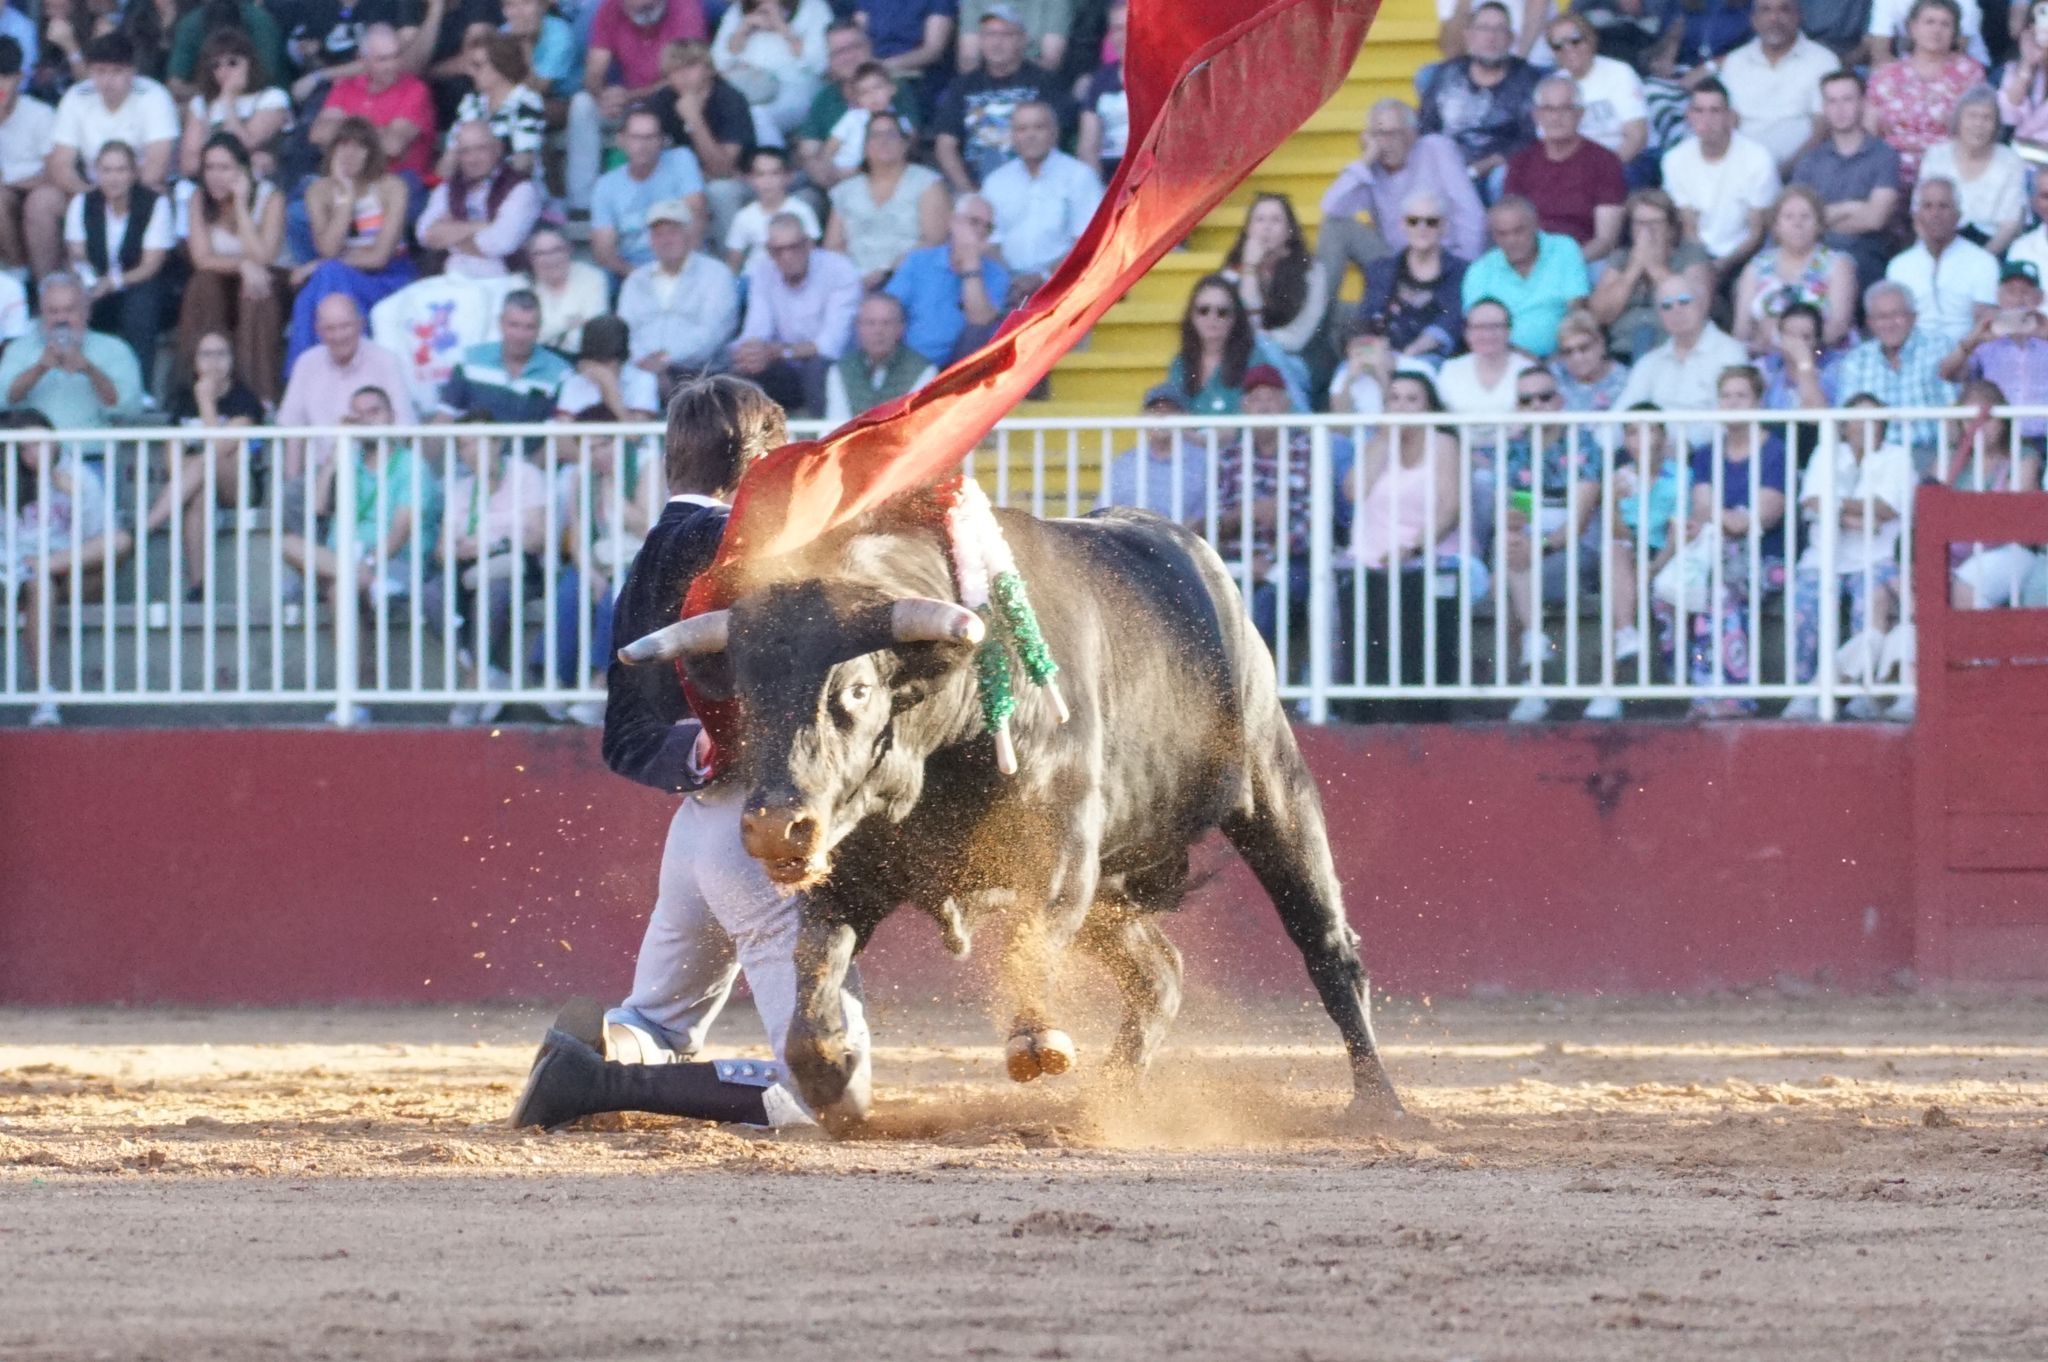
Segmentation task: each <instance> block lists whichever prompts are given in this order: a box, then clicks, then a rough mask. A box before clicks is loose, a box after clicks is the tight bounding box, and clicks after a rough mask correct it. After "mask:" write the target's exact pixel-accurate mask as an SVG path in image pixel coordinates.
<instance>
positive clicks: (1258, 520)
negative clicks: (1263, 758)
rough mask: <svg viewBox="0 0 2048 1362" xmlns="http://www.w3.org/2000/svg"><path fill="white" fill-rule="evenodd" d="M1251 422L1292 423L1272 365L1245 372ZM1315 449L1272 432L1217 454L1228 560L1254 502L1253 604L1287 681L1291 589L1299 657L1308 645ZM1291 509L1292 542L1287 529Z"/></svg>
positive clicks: (1285, 432)
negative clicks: (1281, 419)
mask: <svg viewBox="0 0 2048 1362" xmlns="http://www.w3.org/2000/svg"><path fill="white" fill-rule="evenodd" d="M1239 410H1240V411H1241V412H1242V413H1243V414H1244V415H1246V416H1285V415H1287V414H1288V413H1290V412H1292V411H1294V410H1295V404H1294V398H1293V397H1292V395H1291V394H1290V393H1289V391H1288V387H1287V379H1286V377H1285V375H1283V374H1282V373H1281V372H1280V370H1279V369H1277V368H1275V367H1274V366H1273V365H1271V364H1254V365H1253V366H1252V367H1251V368H1249V369H1247V370H1245V374H1244V400H1243V403H1242V404H1241V405H1240V407H1239ZM1312 452H1313V451H1312V446H1311V442H1310V438H1309V433H1308V431H1307V430H1305V429H1302V428H1299V427H1296V428H1294V429H1281V428H1278V427H1273V426H1266V427H1262V428H1259V429H1255V430H1251V431H1242V430H1241V431H1239V432H1237V433H1236V435H1235V436H1234V437H1233V438H1231V439H1230V440H1229V441H1227V442H1226V443H1225V444H1224V445H1223V447H1222V448H1221V449H1220V450H1218V451H1217V455H1216V521H1217V524H1218V526H1219V527H1220V532H1221V535H1222V540H1221V546H1222V550H1223V552H1224V553H1226V554H1234V553H1236V552H1237V551H1238V550H1239V549H1240V548H1241V547H1242V545H1243V543H1244V520H1245V506H1246V503H1247V502H1249V503H1250V512H1251V515H1250V519H1251V552H1252V561H1251V564H1250V568H1251V575H1252V583H1253V585H1252V590H1251V594H1250V599H1249V600H1248V601H1247V602H1246V604H1247V605H1248V606H1250V608H1251V616H1252V624H1253V626H1254V627H1255V628H1257V629H1258V631H1259V635H1260V637H1262V638H1264V639H1265V640H1266V646H1267V647H1269V648H1272V649H1273V650H1274V654H1275V658H1276V660H1277V661H1278V662H1279V664H1280V667H1281V670H1282V675H1283V676H1284V675H1287V674H1288V673H1289V670H1290V668H1289V659H1287V658H1281V657H1279V647H1280V644H1279V620H1280V589H1281V582H1282V580H1283V579H1284V580H1285V582H1286V584H1287V613H1288V618H1289V622H1290V623H1289V630H1288V633H1289V637H1290V638H1291V639H1292V640H1293V643H1294V652H1295V653H1296V654H1297V658H1298V657H1299V656H1301V655H1305V653H1306V649H1307V643H1308V629H1307V623H1308V585H1309V584H1308V536H1309V473H1310V469H1311V455H1312ZM1283 496H1284V502H1285V514H1286V535H1285V538H1284V539H1283V538H1282V536H1281V530H1280V517H1281V514H1282V502H1283Z"/></svg>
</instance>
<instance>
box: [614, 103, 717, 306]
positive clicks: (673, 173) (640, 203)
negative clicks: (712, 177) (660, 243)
mask: <svg viewBox="0 0 2048 1362" xmlns="http://www.w3.org/2000/svg"><path fill="white" fill-rule="evenodd" d="M619 148H620V149H621V150H622V151H624V152H625V153H626V162H625V164H624V165H619V166H613V167H612V168H611V169H610V170H607V171H606V172H605V173H604V174H603V175H600V176H599V177H598V180H597V185H596V187H595V188H594V189H592V190H591V192H590V258H591V259H593V260H595V261H596V262H597V263H598V264H600V265H602V266H604V267H605V268H606V269H607V270H609V271H611V273H612V276H613V277H614V278H618V279H624V278H625V277H626V276H627V275H629V274H631V273H632V272H633V271H634V270H636V269H639V268H640V267H641V266H642V265H645V264H647V263H648V262H649V261H651V260H653V259H654V245H653V243H652V242H650V241H649V240H648V239H647V214H648V210H650V209H652V208H653V207H654V205H655V204H657V203H667V202H669V201H670V200H672V199H681V200H683V201H684V202H685V203H687V204H689V205H690V211H691V212H692V213H693V214H695V215H696V217H697V220H698V221H700V222H703V221H708V220H709V218H710V209H709V208H708V207H707V200H706V199H705V197H704V174H703V171H702V170H701V169H700V168H699V167H698V165H697V157H696V153H694V152H692V151H691V150H690V149H689V148H688V147H671V146H669V144H668V135H667V134H666V133H664V132H663V131H662V128H661V118H660V116H659V115H658V114H656V113H655V112H654V111H653V110H652V109H634V110H633V111H632V112H630V113H628V114H627V115H626V120H625V124H624V126H622V127H621V128H620V129H619Z"/></svg>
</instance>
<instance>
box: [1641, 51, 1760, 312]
mask: <svg viewBox="0 0 2048 1362" xmlns="http://www.w3.org/2000/svg"><path fill="white" fill-rule="evenodd" d="M1685 122H1686V126H1687V127H1689V128H1691V129H1692V136H1691V137H1688V138H1687V139H1686V140H1685V141H1683V142H1680V143H1679V144H1678V145H1677V146H1675V147H1673V148H1672V149H1671V150H1670V151H1667V152H1665V153H1664V163H1663V164H1664V189H1665V192H1667V193H1669V194H1670V195H1671V197H1672V200H1673V201H1674V202H1676V203H1677V204H1678V208H1679V212H1680V214H1681V215H1682V216H1683V218H1684V220H1685V235H1686V238H1687V239H1688V240H1690V241H1697V242H1699V243H1700V245H1701V246H1703V247H1705V248H1706V252H1707V254H1708V255H1709V256H1711V257H1712V259H1713V264H1714V273H1715V276H1716V277H1717V278H1722V279H1725V278H1727V277H1729V276H1731V275H1733V274H1734V273H1735V272H1736V271H1737V270H1740V269H1741V268H1742V266H1743V264H1744V262H1746V261H1747V260H1748V259H1749V257H1750V256H1751V255H1753V254H1755V252H1756V248H1757V247H1758V246H1759V245H1761V244H1762V243H1763V239H1764V214H1765V213H1766V212H1767V211H1768V210H1769V209H1770V206H1771V204H1772V203H1773V202H1774V201H1775V200H1776V199H1777V197H1778V190H1779V188H1780V187H1781V186H1780V184H1779V181H1778V166H1777V162H1775V161H1774V160H1772V159H1771V153H1770V152H1768V151H1766V150H1764V149H1763V147H1762V146H1760V145H1759V144H1757V143H1756V142H1753V141H1751V140H1750V139H1749V138H1747V137H1744V136H1743V135H1742V134H1741V133H1739V132H1736V131H1735V116H1734V113H1733V112H1732V111H1731V110H1730V109H1729V107H1728V90H1727V88H1726V87H1725V86H1723V85H1722V84H1721V82H1720V81H1718V80H1712V79H1709V80H1703V81H1701V82H1700V83H1699V84H1698V85H1696V86H1694V87H1693V92H1692V97H1691V98H1690V99H1688V100H1687V101H1686V106H1685Z"/></svg>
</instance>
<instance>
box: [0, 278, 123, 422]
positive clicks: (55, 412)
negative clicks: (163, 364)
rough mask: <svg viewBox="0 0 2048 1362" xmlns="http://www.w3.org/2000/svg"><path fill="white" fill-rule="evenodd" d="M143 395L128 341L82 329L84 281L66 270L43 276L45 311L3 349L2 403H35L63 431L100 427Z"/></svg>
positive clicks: (0, 367) (0, 368)
mask: <svg viewBox="0 0 2048 1362" xmlns="http://www.w3.org/2000/svg"><path fill="white" fill-rule="evenodd" d="M141 401H142V371H141V368H140V367H139V366H138V365H137V363H136V360H135V351H134V350H133V349H131V348H130V347H129V345H128V342H126V341H124V340H121V339H120V338H118V337H115V336H109V335H107V334H106V333H105V332H102V331H89V330H87V329H86V301H85V286H84V285H83V284H81V283H79V281H78V276H77V275H75V274H72V273H70V272H68V271H66V272H63V273H59V274H53V275H51V276H50V277H49V278H47V279H45V280H44V281H43V288H42V318H41V320H39V321H38V322H37V323H36V324H35V326H34V327H33V328H32V329H31V330H30V331H29V333H28V334H27V335H26V336H22V337H21V338H19V339H18V340H15V341H14V342H13V343H11V344H10V345H9V346H8V347H7V353H6V354H5V356H0V404H4V405H6V406H10V407H33V408H34V409H35V410H37V411H39V412H41V413H42V414H43V415H45V416H47V417H49V418H50V424H51V425H53V426H55V427H56V428H57V429H58V430H62V431H76V430H97V429H99V428H100V427H102V426H105V425H106V424H108V422H109V420H110V418H112V417H113V416H115V415H116V414H117V413H123V412H127V411H129V410H131V409H133V408H135V407H137V406H139V405H140V403H141Z"/></svg>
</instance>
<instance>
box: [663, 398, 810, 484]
mask: <svg viewBox="0 0 2048 1362" xmlns="http://www.w3.org/2000/svg"><path fill="white" fill-rule="evenodd" d="M788 443H789V418H788V417H787V416H786V415H784V413H783V410H782V408H781V406H779V405H778V404H777V403H776V401H775V399H774V398H772V397H770V396H768V394H767V393H765V392H762V391H761V389H760V388H759V387H758V386H757V385H755V384H752V383H749V382H747V380H745V379H744V378H735V377H733V376H732V375H731V374H713V375H711V376H710V377H708V378H700V379H698V380H697V381H696V382H694V383H687V384H684V385H683V386H682V387H681V388H679V389H677V390H676V395H675V396H674V397H672V398H670V399H669V404H668V439H667V442H666V448H665V450H664V453H663V458H662V469H663V472H664V473H665V474H666V475H667V477H668V490H669V492H670V494H671V495H673V494H676V493H680V492H693V493H696V494H697V495H699V496H711V497H718V498H720V499H721V500H724V499H727V498H730V497H731V495H732V490H733V488H734V487H736V486H738V485H739V480H740V474H742V473H744V472H746V471H747V466H748V465H749V464H751V463H753V462H754V460H756V459H758V458H760V457H761V456H762V455H764V454H766V453H768V452H769V451H770V450H774V449H778V448H780V447H781V446H783V445H785V444H788Z"/></svg>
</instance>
